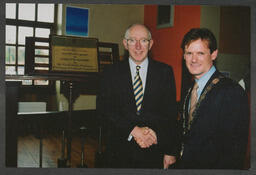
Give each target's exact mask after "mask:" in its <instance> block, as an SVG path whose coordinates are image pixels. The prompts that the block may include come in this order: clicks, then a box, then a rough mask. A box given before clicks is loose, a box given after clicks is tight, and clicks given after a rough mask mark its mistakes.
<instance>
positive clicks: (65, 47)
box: [50, 35, 99, 74]
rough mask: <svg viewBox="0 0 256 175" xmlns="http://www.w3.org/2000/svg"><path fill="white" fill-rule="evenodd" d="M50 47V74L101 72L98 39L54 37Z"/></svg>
mask: <svg viewBox="0 0 256 175" xmlns="http://www.w3.org/2000/svg"><path fill="white" fill-rule="evenodd" d="M50 47H51V49H50V52H51V57H50V72H61V73H74V74H78V73H93V72H94V73H95V72H99V61H98V40H97V39H96V38H84V37H74V36H60V35H52V36H51V40H50Z"/></svg>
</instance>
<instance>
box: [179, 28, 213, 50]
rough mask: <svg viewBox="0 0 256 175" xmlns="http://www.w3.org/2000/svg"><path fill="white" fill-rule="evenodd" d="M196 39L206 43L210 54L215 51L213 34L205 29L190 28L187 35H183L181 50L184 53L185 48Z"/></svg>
mask: <svg viewBox="0 0 256 175" xmlns="http://www.w3.org/2000/svg"><path fill="white" fill-rule="evenodd" d="M198 39H201V40H206V41H208V47H209V49H210V53H211V54H212V53H213V52H214V51H215V50H216V49H217V41H216V38H215V36H214V34H213V33H212V32H211V31H210V30H209V29H207V28H192V29H191V30H190V31H189V32H188V33H186V34H185V36H184V38H183V40H182V43H181V48H182V49H183V52H184V51H185V46H187V45H189V44H190V43H191V42H192V41H196V40H198Z"/></svg>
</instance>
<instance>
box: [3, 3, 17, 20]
mask: <svg viewBox="0 0 256 175" xmlns="http://www.w3.org/2000/svg"><path fill="white" fill-rule="evenodd" d="M5 6H6V9H5V15H6V16H5V17H6V18H11V19H15V18H16V4H15V3H6V4H5Z"/></svg>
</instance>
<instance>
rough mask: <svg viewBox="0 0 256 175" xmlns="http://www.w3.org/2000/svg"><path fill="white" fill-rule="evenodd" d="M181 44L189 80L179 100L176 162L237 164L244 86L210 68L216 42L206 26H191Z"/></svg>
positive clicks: (243, 129)
mask: <svg viewBox="0 0 256 175" xmlns="http://www.w3.org/2000/svg"><path fill="white" fill-rule="evenodd" d="M181 47H182V49H183V52H184V59H185V62H186V66H187V68H188V70H189V72H190V73H191V74H192V76H193V77H194V80H195V81H194V84H193V85H192V86H191V88H190V89H189V91H188V93H187V95H186V97H185V100H184V105H183V111H182V125H183V139H182V149H181V157H180V159H179V161H178V163H177V167H178V168H189V169H192V168H196V169H243V165H244V160H245V155H246V148H247V143H248V125H249V124H248V123H249V107H248V98H247V95H246V93H245V91H244V90H243V89H242V87H240V85H238V83H236V82H235V81H233V80H231V79H229V78H226V77H224V76H223V75H222V74H221V73H220V72H219V71H218V70H216V67H215V66H214V64H213V62H214V60H215V59H216V58H217V54H218V50H217V42H216V39H215V36H214V35H213V33H212V32H211V31H210V30H208V29H205V28H202V29H201V28H195V29H191V30H190V31H189V32H188V33H187V34H186V35H185V36H184V38H183V41H182V45H181Z"/></svg>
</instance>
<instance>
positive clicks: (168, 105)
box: [97, 59, 178, 168]
mask: <svg viewBox="0 0 256 175" xmlns="http://www.w3.org/2000/svg"><path fill="white" fill-rule="evenodd" d="M99 89H100V91H99V93H98V96H97V111H98V114H99V116H100V118H101V121H102V122H103V126H104V128H105V129H104V131H105V134H106V135H107V137H106V138H107V140H106V155H107V164H108V165H107V167H121V168H162V167H163V155H164V154H169V155H176V154H177V152H178V150H177V149H178V130H177V105H176V88H175V81H174V75H173V71H172V68H171V67H170V66H168V65H166V64H163V63H160V62H157V61H154V60H152V59H149V64H148V71H147V79H146V87H145V91H144V97H143V102H142V108H141V111H140V113H138V112H137V110H136V104H135V99H134V94H133V86H132V77H131V72H130V67H129V62H128V60H125V61H121V62H119V63H117V64H113V65H110V67H108V68H105V71H104V72H103V74H102V77H101V84H100V88H99ZM135 126H140V127H143V126H147V127H149V128H151V129H153V130H154V131H155V132H156V135H157V141H158V144H157V145H153V146H151V147H150V148H146V149H145V148H144V149H142V148H140V147H139V146H138V145H137V143H136V142H135V141H134V139H132V140H131V141H130V142H129V141H128V140H127V138H128V136H129V134H130V132H131V131H132V129H133V128H134V127H135Z"/></svg>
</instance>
